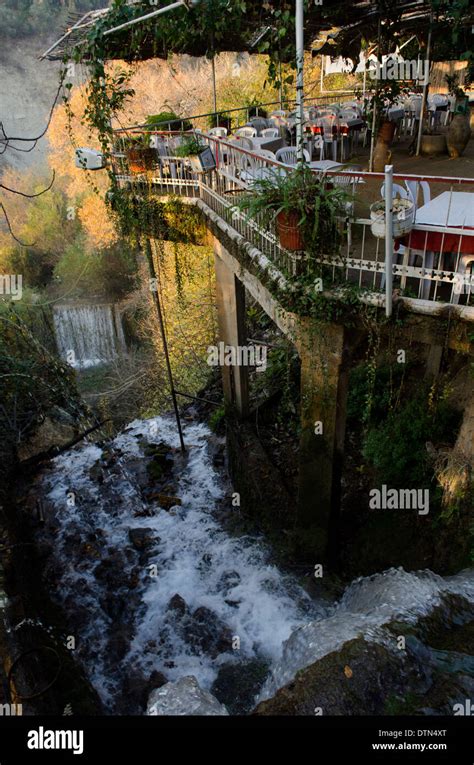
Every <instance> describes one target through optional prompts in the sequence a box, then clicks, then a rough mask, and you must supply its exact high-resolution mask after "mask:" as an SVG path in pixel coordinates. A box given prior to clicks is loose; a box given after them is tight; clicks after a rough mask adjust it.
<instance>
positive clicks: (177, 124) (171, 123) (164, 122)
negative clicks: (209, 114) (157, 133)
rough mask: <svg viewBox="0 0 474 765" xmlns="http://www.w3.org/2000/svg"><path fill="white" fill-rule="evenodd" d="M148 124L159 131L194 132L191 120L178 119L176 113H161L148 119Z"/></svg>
mask: <svg viewBox="0 0 474 765" xmlns="http://www.w3.org/2000/svg"><path fill="white" fill-rule="evenodd" d="M146 124H147V125H150V127H153V128H157V129H158V130H192V128H193V126H192V124H191V122H190V121H189V120H186V119H182V118H181V117H178V115H177V114H175V113H174V112H160V113H159V114H151V115H149V116H148V117H147V118H146Z"/></svg>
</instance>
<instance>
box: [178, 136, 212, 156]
mask: <svg viewBox="0 0 474 765" xmlns="http://www.w3.org/2000/svg"><path fill="white" fill-rule="evenodd" d="M205 148H206V147H205V145H204V144H203V143H201V141H200V140H199V138H198V137H197V136H193V137H192V138H187V137H185V139H184V141H183V143H182V144H181V146H178V148H177V149H175V154H176V156H177V157H196V156H197V155H198V154H200V153H201V152H202V151H204V149H205Z"/></svg>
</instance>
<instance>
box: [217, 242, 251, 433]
mask: <svg viewBox="0 0 474 765" xmlns="http://www.w3.org/2000/svg"><path fill="white" fill-rule="evenodd" d="M214 259H215V268H216V297H217V319H218V325H219V340H220V341H221V342H223V343H224V344H225V345H226V346H231V347H233V348H236V349H237V348H238V347H242V346H245V345H247V337H246V331H245V288H244V285H243V284H242V283H241V282H240V281H239V279H238V278H237V276H235V274H234V273H233V272H232V271H231V269H230V268H228V266H227V265H226V264H225V263H224V261H223V260H222V259H221V258H220V257H219V255H218V254H217V252H216V253H215V257H214ZM237 356H238V354H237ZM221 371H222V384H223V388H224V398H225V402H226V406H229V407H231V408H232V409H233V410H234V411H235V412H236V413H237V415H238V416H239V417H240V418H242V419H243V418H245V417H246V416H247V415H248V413H249V379H248V367H246V366H242V365H233V366H225V365H224V366H222V367H221Z"/></svg>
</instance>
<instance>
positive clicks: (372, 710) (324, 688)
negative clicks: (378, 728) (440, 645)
mask: <svg viewBox="0 0 474 765" xmlns="http://www.w3.org/2000/svg"><path fill="white" fill-rule="evenodd" d="M399 653H400V654H402V653H403V652H402V651H400V652H399ZM411 672H413V667H411V666H407V665H406V664H405V660H404V657H402V656H397V655H396V654H395V653H392V652H390V651H388V650H387V649H386V648H385V647H384V646H382V645H379V644H378V643H368V642H367V641H366V640H364V639H363V638H356V639H355V640H350V641H348V642H347V643H344V645H343V646H342V648H341V649H340V650H339V651H333V652H332V653H329V654H327V655H326V656H323V657H322V658H321V659H320V660H319V661H316V662H315V663H314V664H311V665H310V666H309V667H306V668H305V669H302V670H300V671H299V672H298V673H297V674H296V676H295V678H294V679H293V681H292V682H290V683H288V685H285V686H284V687H283V688H280V689H279V690H278V691H277V692H276V694H275V695H274V696H273V697H272V698H270V699H268V700H266V701H262V702H261V703H260V704H258V706H257V707H256V709H255V711H254V714H257V715H311V716H314V714H315V709H321V711H322V714H323V715H324V716H326V715H376V714H383V713H384V712H385V714H390V711H389V710H386V706H385V705H386V702H387V699H388V698H389V697H390V696H393V697H396V696H398V695H401V694H404V693H406V691H407V687H409V682H408V675H409V674H410V673H411Z"/></svg>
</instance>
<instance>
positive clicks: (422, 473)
mask: <svg viewBox="0 0 474 765" xmlns="http://www.w3.org/2000/svg"><path fill="white" fill-rule="evenodd" d="M459 421H460V415H459V413H458V412H457V411H455V410H454V409H453V408H452V407H451V406H449V405H448V404H447V403H446V402H444V401H441V402H438V405H437V406H436V408H435V409H434V410H430V409H429V407H428V396H427V392H426V391H422V392H420V393H418V394H417V395H416V396H414V397H413V398H411V399H410V400H408V401H407V402H406V403H405V404H404V405H403V406H402V407H401V408H400V409H399V410H398V411H393V412H391V413H390V414H389V415H388V416H387V418H386V419H385V420H384V421H383V422H381V423H379V424H378V425H377V426H376V427H372V428H371V429H370V430H369V431H368V433H367V436H366V439H365V444H364V448H363V454H364V457H365V458H366V459H367V460H368V461H369V462H371V464H372V465H373V466H374V467H375V469H376V472H377V476H378V478H379V479H380V481H381V482H382V483H386V484H388V485H389V486H391V487H404V488H410V487H416V488H421V487H424V486H428V485H429V483H430V480H431V476H432V472H433V471H432V469H431V466H430V464H429V460H428V453H427V450H426V443H427V442H433V443H435V444H436V443H446V442H447V443H453V441H454V438H455V435H456V432H457V429H458V427H459Z"/></svg>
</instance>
